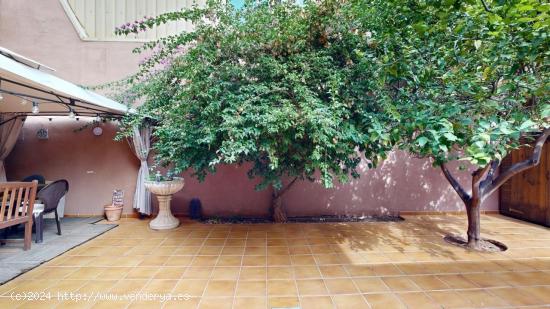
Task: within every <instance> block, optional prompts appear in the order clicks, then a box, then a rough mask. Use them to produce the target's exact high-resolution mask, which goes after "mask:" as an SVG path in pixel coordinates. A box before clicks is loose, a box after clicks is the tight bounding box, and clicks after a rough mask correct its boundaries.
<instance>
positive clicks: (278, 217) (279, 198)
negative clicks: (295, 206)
mask: <svg viewBox="0 0 550 309" xmlns="http://www.w3.org/2000/svg"><path fill="white" fill-rule="evenodd" d="M296 180H298V177H296V178H294V179H292V181H291V182H290V183H289V184H288V185H287V186H286V187H284V188H282V189H281V190H275V189H274V191H273V195H272V196H271V217H272V219H273V221H274V222H277V223H284V222H286V221H287V216H286V211H285V209H284V207H283V195H284V194H285V193H286V192H287V191H288V189H290V188H292V186H293V185H294V184H295V183H296Z"/></svg>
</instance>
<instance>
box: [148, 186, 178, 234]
mask: <svg viewBox="0 0 550 309" xmlns="http://www.w3.org/2000/svg"><path fill="white" fill-rule="evenodd" d="M183 185H184V181H183V178H181V177H174V179H173V180H168V181H154V180H146V181H145V188H147V190H149V191H151V193H153V194H155V195H156V196H157V200H158V201H159V213H158V215H157V217H156V218H155V219H153V220H151V222H149V227H151V228H152V229H154V230H168V229H173V228H176V227H178V225H180V220H178V218H176V217H174V215H173V214H172V211H171V209H170V200H172V194H174V193H176V192H178V191H180V190H181V189H183Z"/></svg>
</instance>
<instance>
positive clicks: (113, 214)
mask: <svg viewBox="0 0 550 309" xmlns="http://www.w3.org/2000/svg"><path fill="white" fill-rule="evenodd" d="M121 215H122V206H113V205H105V216H106V217H107V221H118V220H120V216H121Z"/></svg>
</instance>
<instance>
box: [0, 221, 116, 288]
mask: <svg viewBox="0 0 550 309" xmlns="http://www.w3.org/2000/svg"><path fill="white" fill-rule="evenodd" d="M98 220H101V218H99V217H95V218H94V217H92V218H63V219H61V234H62V235H61V236H59V235H57V226H56V224H55V220H54V219H44V221H45V224H44V241H43V242H42V243H40V244H37V243H35V242H34V239H35V238H34V237H35V235H34V234H33V236H32V237H33V242H32V245H31V250H29V251H23V240H22V239H23V236H24V235H23V234H24V231H25V229H24V227H23V226H20V227H19V228H18V230H17V232H16V233H13V234H10V235H9V240H8V242H7V243H6V245H4V246H1V247H0V283H4V282H6V281H8V280H10V279H12V278H13V277H15V276H18V275H20V274H21V273H23V272H25V271H26V270H27V269H30V268H34V267H36V266H38V265H40V264H42V263H44V262H46V261H49V260H51V259H52V258H54V257H56V256H58V255H60V254H62V253H63V252H65V251H67V250H69V249H71V248H74V247H76V246H78V245H80V244H81V243H83V242H86V241H88V240H90V239H91V238H94V237H96V236H97V235H99V234H101V233H104V232H105V231H108V230H109V229H111V228H113V227H115V225H105V224H102V225H96V224H92V223H94V222H97V221H98ZM1 233H3V231H2V232H1ZM0 235H2V234H0ZM14 238H15V239H14Z"/></svg>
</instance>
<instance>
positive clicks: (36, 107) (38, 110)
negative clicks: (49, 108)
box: [31, 101, 40, 115]
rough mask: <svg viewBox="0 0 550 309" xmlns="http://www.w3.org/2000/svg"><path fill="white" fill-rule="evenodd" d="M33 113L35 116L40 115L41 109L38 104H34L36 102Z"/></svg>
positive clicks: (33, 105)
mask: <svg viewBox="0 0 550 309" xmlns="http://www.w3.org/2000/svg"><path fill="white" fill-rule="evenodd" d="M31 111H32V113H33V114H35V115H36V114H38V113H40V108H39V107H38V102H34V101H33V102H32V110H31Z"/></svg>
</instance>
